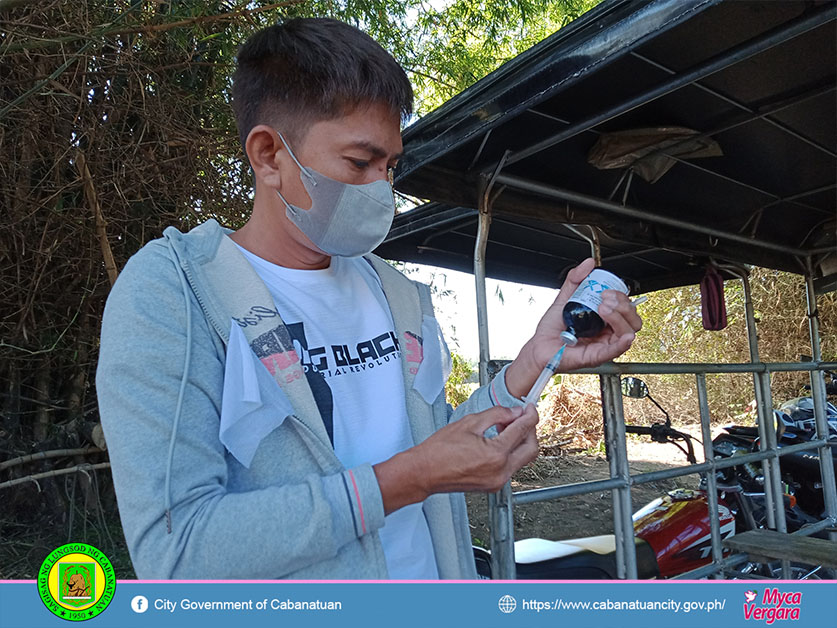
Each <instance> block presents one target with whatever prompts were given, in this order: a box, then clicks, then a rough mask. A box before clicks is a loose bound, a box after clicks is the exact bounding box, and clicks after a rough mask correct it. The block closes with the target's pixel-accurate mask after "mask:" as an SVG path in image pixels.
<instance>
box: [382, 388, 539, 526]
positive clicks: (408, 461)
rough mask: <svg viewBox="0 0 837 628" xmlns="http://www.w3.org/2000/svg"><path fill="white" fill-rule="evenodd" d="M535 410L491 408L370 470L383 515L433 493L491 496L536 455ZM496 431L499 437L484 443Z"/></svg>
mask: <svg viewBox="0 0 837 628" xmlns="http://www.w3.org/2000/svg"><path fill="white" fill-rule="evenodd" d="M537 423H538V413H537V410H536V409H535V406H534V405H531V404H530V405H528V406H526V408H525V410H524V409H523V408H503V407H499V406H498V407H495V408H490V409H488V410H485V411H484V412H479V413H477V414H469V415H467V416H465V417H463V418H461V419H460V420H459V421H456V422H454V423H451V424H449V425H446V426H445V427H443V428H442V429H441V430H439V431H438V432H436V433H435V434H433V435H432V436H431V437H430V438H428V439H427V440H425V441H424V442H423V443H421V444H419V445H417V446H415V447H412V448H411V449H408V450H407V451H404V452H402V453H400V454H398V455H396V456H394V457H392V458H390V459H389V460H386V461H384V462H382V463H380V464H376V465H375V466H374V469H375V474H376V476H377V477H378V484H379V486H380V488H381V495H382V497H383V502H384V512H385V513H386V514H389V513H391V512H393V511H395V510H398V509H399V508H402V507H404V506H406V505H408V504H414V503H418V502H421V501H424V500H425V499H427V497H429V496H430V495H433V494H434V493H451V492H458V491H484V492H495V491H498V490H500V489H501V488H502V487H503V485H504V484H505V483H506V482H508V481H509V479H510V478H511V476H512V474H513V473H514V472H515V471H517V470H518V469H520V468H521V467H523V466H525V465H527V464H528V463H530V462H531V461H532V460H534V459H535V458H536V457H537V455H538V441H537V437H536V435H535V426H536V425H537ZM492 425H496V426H497V431H498V432H499V434H498V435H497V436H496V437H495V438H486V437H485V436H484V433H485V431H486V430H487V429H488V428H490V427H491V426H492Z"/></svg>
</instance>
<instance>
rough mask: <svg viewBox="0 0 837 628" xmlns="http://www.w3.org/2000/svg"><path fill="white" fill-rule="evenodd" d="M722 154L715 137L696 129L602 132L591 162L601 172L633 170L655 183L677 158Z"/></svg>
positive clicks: (591, 156) (591, 151)
mask: <svg viewBox="0 0 837 628" xmlns="http://www.w3.org/2000/svg"><path fill="white" fill-rule="evenodd" d="M721 155H723V152H722V151H721V147H720V146H719V145H718V142H716V141H715V140H713V139H712V138H710V137H707V136H705V135H702V134H701V133H700V132H698V131H695V130H694V129H687V128H684V127H679V126H669V127H665V126H664V127H656V128H650V129H628V130H625V131H615V132H612V133H602V134H601V135H600V136H599V139H598V140H597V141H596V143H595V145H594V146H593V148H591V149H590V154H589V155H588V156H587V162H588V163H589V164H591V165H593V166H595V167H596V168H599V169H600V170H609V169H613V168H631V169H632V170H633V171H634V172H636V173H637V174H638V175H639V176H641V177H642V178H643V179H645V180H646V181H648V183H655V182H656V181H658V180H659V179H660V177H662V176H663V175H664V174H665V173H666V172H668V171H669V170H670V169H671V168H672V166H674V164H676V163H677V159H695V158H698V157H720V156H721Z"/></svg>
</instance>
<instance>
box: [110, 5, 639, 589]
mask: <svg viewBox="0 0 837 628" xmlns="http://www.w3.org/2000/svg"><path fill="white" fill-rule="evenodd" d="M233 105H234V109H235V113H236V119H237V123H238V126H239V131H240V134H241V137H242V141H243V144H244V148H245V151H246V154H247V157H248V160H249V162H250V165H251V167H252V170H253V173H254V178H255V196H254V201H253V212H252V215H251V217H250V218H249V220H248V222H247V223H246V224H245V226H244V227H242V228H241V229H240V230H238V231H237V232H234V233H233V232H229V231H227V230H224V229H222V228H221V227H220V226H219V225H218V224H217V223H215V222H214V221H208V222H206V223H204V224H203V225H201V226H199V227H197V228H195V229H193V230H192V231H191V232H189V233H187V234H182V233H180V232H178V231H177V230H175V229H173V228H171V227H170V228H168V229H167V230H166V232H165V234H164V235H165V237H164V238H161V239H159V240H155V241H153V242H151V243H149V244H148V245H146V246H145V247H144V248H143V249H142V250H141V251H140V252H139V253H137V255H135V256H134V257H133V258H132V259H131V260H130V261H129V262H128V264H127V265H126V266H125V269H124V270H123V272H122V274H121V276H120V278H119V281H118V282H117V283H116V285H115V286H114V288H113V291H112V293H111V295H110V298H109V299H108V304H107V307H106V311H105V317H104V322H103V327H102V342H101V353H100V358H99V370H98V373H97V389H98V394H99V404H100V410H101V416H102V423H103V426H104V428H105V433H106V437H107V440H108V447H109V452H110V457H111V462H112V467H113V477H114V482H115V484H116V489H117V495H118V500H119V507H120V513H121V517H122V522H123V527H124V531H125V536H126V539H127V541H128V546H129V549H130V551H131V556H132V560H133V562H134V567H135V570H136V573H137V575H138V577H140V578H280V577H288V578H296V579H337V578H339V579H344V578H354V579H358V578H399V579H436V578H473V577H475V569H474V563H473V556H472V554H471V549H470V534H469V529H468V523H467V516H466V512H465V503H464V499H463V497H462V495H461V493H460V492H461V491H465V490H468V491H495V490H498V489H499V488H500V487H501V486H502V485H503V484H504V483H505V482H506V481H508V479H509V478H510V477H511V474H512V473H513V472H514V471H516V470H517V469H519V468H520V467H522V466H524V465H525V464H527V463H528V462H530V461H531V460H533V459H534V458H535V456H536V455H537V440H536V437H535V426H536V423H537V414H536V411H535V408H534V407H533V406H531V405H530V406H528V407H527V408H525V409H523V408H522V407H521V406H522V405H523V402H522V401H521V400H520V398H521V397H522V396H523V395H525V394H526V393H527V392H528V389H529V387H530V386H531V385H532V383H533V381H534V380H535V378H536V377H537V375H538V374H539V373H540V371H541V370H542V368H543V366H544V365H545V364H546V362H547V361H548V360H549V358H551V357H552V355H553V354H554V353H555V351H556V350H557V349H558V347H560V346H561V340H560V337H559V334H560V332H561V331H563V329H564V327H563V323H562V320H561V310H562V308H563V302H564V301H566V296H567V295H569V294H571V293H572V291H573V289H574V287H575V286H576V285H578V284H579V283H580V282H581V281H582V280H583V278H584V277H585V276H586V275H587V274H588V273H589V271H590V270H591V269H592V267H593V264H592V260H588V261H586V262H585V263H583V264H582V265H581V266H579V267H578V268H576V269H575V270H574V271H572V272H571V273H570V275H569V277H568V279H567V283H566V284H565V286H564V288H563V289H562V290H561V295H563V297H564V301H562V296H561V295H559V298H558V300H557V301H556V303H555V304H554V305H553V306H552V308H551V309H550V310H549V311H548V312H547V313H546V315H545V316H544V318H543V319H542V321H541V322H540V324H539V325H538V328H537V330H536V332H535V335H534V336H533V338H532V340H531V341H530V342H528V343H527V344H526V345H525V346H524V348H523V349H522V350H521V352H520V355H519V356H518V358H517V359H516V360H515V361H514V362H513V363H512V364H511V365H509V366H508V367H507V368H506V369H505V370H504V371H502V372H501V373H500V374H498V376H497V378H495V380H494V382H493V383H492V385H491V386H490V387H486V388H484V389H480V390H478V391H477V392H475V393H474V395H473V396H472V397H471V399H469V400H468V401H467V402H465V403H464V404H462V405H460V406H459V408H457V410H456V412H455V413H453V415H452V416H451V415H449V412H448V408H447V406H446V404H445V402H444V379H445V376H444V373H443V366H442V365H443V363H444V362H445V358H446V348H445V347H444V341H443V340H442V338H441V333H440V332H439V328H438V324H437V323H436V321H435V318H434V317H433V310H432V306H431V305H430V296H429V292H428V290H427V288H426V287H425V286H420V285H418V284H414V283H413V282H411V281H409V280H407V279H406V278H404V277H403V276H401V275H400V274H399V273H398V272H397V271H395V270H394V269H393V268H392V267H390V266H389V265H387V264H386V263H383V262H382V261H381V260H380V259H378V258H376V257H374V256H371V255H369V253H370V252H371V251H372V250H373V249H374V248H375V247H376V246H377V245H378V244H379V243H380V242H381V240H382V239H383V237H384V236H385V235H386V232H387V230H388V229H389V225H390V223H391V220H392V216H393V213H394V204H393V203H394V201H393V195H392V190H391V188H390V183H389V180H391V172H392V169H393V168H394V167H395V165H396V163H397V161H398V158H399V156H400V154H401V151H402V144H401V135H400V121H401V119H402V117H404V116H406V115H408V114H409V113H410V112H411V110H412V90H411V88H410V85H409V82H408V80H407V77H406V75H405V74H404V72H403V70H402V69H401V68H400V67H399V66H398V64H397V63H396V62H395V60H394V59H392V57H390V56H389V55H388V54H387V53H386V52H385V51H384V50H383V49H382V48H381V47H380V46H379V45H378V44H377V43H375V42H374V41H373V40H372V39H370V38H369V37H368V36H366V35H365V34H363V33H362V32H360V31H359V30H357V29H355V28H353V27H351V26H348V25H346V24H343V23H341V22H337V21H334V20H327V19H304V20H292V21H289V22H286V23H284V24H282V25H277V26H273V27H270V28H267V29H265V30H263V31H260V32H258V33H256V34H255V35H253V36H252V37H251V38H250V39H249V40H248V41H247V42H246V43H245V44H244V46H243V47H242V48H241V50H240V52H239V56H238V69H237V71H236V73H235V76H234V82H233ZM600 313H601V315H602V317H603V318H604V320H605V321H606V322H607V323H608V324H609V327H608V328H607V331H606V332H605V333H604V334H603V335H602V336H600V337H599V338H596V339H593V341H590V342H587V343H586V344H580V345H578V346H577V347H573V348H568V349H567V351H566V352H565V357H564V365H563V366H564V367H565V368H569V369H572V368H579V367H582V366H590V365H595V364H598V363H601V362H602V361H605V360H609V359H612V358H613V357H616V356H617V355H620V354H621V353H623V352H624V351H625V350H627V348H628V347H629V346H630V344H631V342H632V340H633V337H634V332H635V331H636V330H638V329H639V327H640V325H641V322H640V320H639V317H638V316H637V314H636V310H635V309H634V308H633V306H632V305H631V304H630V301H629V300H628V299H627V298H626V297H625V295H622V294H619V293H615V292H608V293H605V296H604V304H603V305H602V308H601V310H600ZM492 426H496V428H497V431H498V432H499V434H498V435H497V436H496V437H494V438H487V437H485V435H484V434H485V432H486V430H488V429H489V428H491V427H492Z"/></svg>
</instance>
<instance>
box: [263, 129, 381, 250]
mask: <svg viewBox="0 0 837 628" xmlns="http://www.w3.org/2000/svg"><path fill="white" fill-rule="evenodd" d="M279 139H281V140H282V143H283V144H284V145H285V148H287V149H288V154H289V155H290V156H291V159H293V160H294V162H295V163H296V165H297V166H299V178H300V180H301V181H302V185H303V186H304V187H305V190H306V191H307V192H308V195H309V196H310V197H311V209H308V210H306V209H302V208H301V207H297V206H296V205H291V204H290V203H288V201H286V200H285V197H284V196H282V193H281V192H279V190H276V193H277V194H278V195H279V198H280V199H282V202H283V203H285V208H286V209H285V215H287V217H288V219H289V220H290V221H291V222H292V223H294V224H295V225H296V226H297V227H299V230H300V231H302V233H304V234H305V235H306V236H308V239H309V240H311V242H313V243H314V244H315V245H316V246H317V248H319V249H320V250H321V251H322V252H323V253H327V254H328V255H338V256H341V257H358V256H360V255H366V254H367V253H371V252H372V251H373V250H374V249H375V248H377V246H378V245H379V244H380V243H381V242H383V241H384V238H385V237H386V235H387V233H388V232H389V228H390V226H391V225H392V219H393V216H394V215H395V197H394V196H393V194H392V187H391V186H390V184H389V182H388V181H385V180H381V181H374V182H372V183H364V184H363V185H351V184H349V183H342V182H340V181H335V180H334V179H330V178H329V177H327V176H325V175H324V174H320V173H319V172H317V171H316V170H313V169H311V168H306V167H305V166H303V165H302V164H301V163H299V160H297V158H296V156H295V155H294V154H293V151H292V150H291V147H290V146H288V143H287V142H286V141H285V138H284V137H282V134H281V133H279Z"/></svg>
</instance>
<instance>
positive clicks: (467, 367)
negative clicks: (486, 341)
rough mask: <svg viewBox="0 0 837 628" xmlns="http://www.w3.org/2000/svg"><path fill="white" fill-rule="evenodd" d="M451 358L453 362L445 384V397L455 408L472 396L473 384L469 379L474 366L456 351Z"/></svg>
mask: <svg viewBox="0 0 837 628" xmlns="http://www.w3.org/2000/svg"><path fill="white" fill-rule="evenodd" d="M451 360H452V362H453V364H452V368H451V372H450V376H449V377H448V381H447V384H445V398H446V399H447V402H448V403H449V404H450V405H452V406H453V407H454V408H455V407H456V406H458V405H459V404H460V403H462V402H463V401H467V399H468V397H470V396H471V392H472V391H473V386H472V385H471V384H469V383H468V380H469V379H470V378H471V376H472V375H473V374H474V366H473V365H472V364H471V363H470V362H468V360H466V359H465V358H464V357H462V356H461V355H459V354H458V353H456V352H453V353H451Z"/></svg>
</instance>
